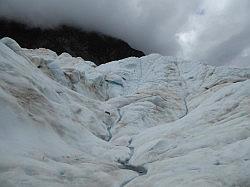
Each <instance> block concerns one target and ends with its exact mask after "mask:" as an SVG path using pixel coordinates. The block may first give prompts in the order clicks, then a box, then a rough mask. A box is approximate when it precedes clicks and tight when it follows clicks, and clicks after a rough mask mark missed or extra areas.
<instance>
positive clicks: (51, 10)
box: [0, 0, 250, 67]
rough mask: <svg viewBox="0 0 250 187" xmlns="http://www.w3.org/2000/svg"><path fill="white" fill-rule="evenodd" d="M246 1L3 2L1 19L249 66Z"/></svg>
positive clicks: (249, 13) (0, 2) (210, 61)
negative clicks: (63, 26) (76, 30)
mask: <svg viewBox="0 0 250 187" xmlns="http://www.w3.org/2000/svg"><path fill="white" fill-rule="evenodd" d="M249 9H250V1H248V0H241V1H236V0H220V1H218V0H189V1H187V0H154V1H152V0H130V1H124V0H0V17H6V18H8V19H13V20H16V21H19V22H22V23H26V24H28V25H30V26H35V27H41V28H53V27H56V26H58V25H61V24H66V25H70V26H77V27H80V28H82V29H83V30H86V31H97V32H102V33H104V34H108V35H111V36H113V37H117V38H120V39H122V40H125V41H126V42H128V43H129V44H130V45H131V46H132V47H134V48H136V49H139V50H142V51H144V52H145V53H147V54H149V53H160V54H162V55H171V56H179V57H183V58H186V59H192V60H199V61H203V62H205V63H208V64H213V65H232V66H237V67H246V66H250V35H249V33H250V32H249V31H250V21H249V18H250V11H248V10H249Z"/></svg>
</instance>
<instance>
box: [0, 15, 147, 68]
mask: <svg viewBox="0 0 250 187" xmlns="http://www.w3.org/2000/svg"><path fill="white" fill-rule="evenodd" d="M3 37H11V38H13V39H15V40H16V41H17V42H18V43H19V44H20V45H21V46H22V47H25V48H29V49H35V48H47V49H51V50H53V51H55V52H56V53H57V54H59V55H60V54H61V53H63V52H67V53H69V54H71V55H72V56H74V57H82V58H83V59H84V60H89V61H92V62H95V64H97V65H100V64H103V63H107V62H110V61H114V60H120V59H123V58H127V57H131V56H134V57H141V56H144V53H143V52H142V51H139V50H135V49H133V48H131V47H130V46H129V45H128V44H127V43H126V42H124V41H122V40H119V39H116V38H113V37H110V36H107V35H103V34H100V33H95V32H84V31H82V30H80V29H77V28H74V27H70V26H60V27H57V28H54V29H40V28H29V27H27V26H26V25H24V24H20V23H17V22H14V21H9V20H5V19H0V38H3Z"/></svg>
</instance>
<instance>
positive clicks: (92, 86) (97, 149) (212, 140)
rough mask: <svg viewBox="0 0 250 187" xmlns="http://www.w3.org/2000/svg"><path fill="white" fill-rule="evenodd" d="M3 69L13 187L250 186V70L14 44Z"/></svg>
mask: <svg viewBox="0 0 250 187" xmlns="http://www.w3.org/2000/svg"><path fill="white" fill-rule="evenodd" d="M0 71H1V72H0V79H1V82H0V98H1V99H0V103H1V108H0V117H1V122H0V128H1V131H0V184H3V186H36V187H37V186H45V185H48V186H107V187H109V186H131V187H132V186H157V187H158V186H211V187H212V186H249V185H250V180H249V178H250V170H249V166H250V124H249V122H250V105H249V103H250V80H249V79H250V69H232V68H229V67H213V66H209V65H203V64H199V63H196V62H190V61H184V60H182V59H177V58H174V57H163V56H160V55H157V54H152V55H149V56H145V57H141V58H135V57H134V58H127V59H124V60H120V61H114V62H110V63H108V64H103V65H101V66H98V67H96V66H95V65H94V64H93V63H92V62H89V61H84V60H83V59H81V58H73V57H71V56H70V55H69V54H66V53H63V54H62V55H60V56H57V55H56V54H55V53H54V52H53V51H50V50H47V49H36V50H30V49H22V48H20V47H19V46H18V44H17V43H16V42H15V41H13V40H11V39H9V38H4V39H2V40H1V41H0Z"/></svg>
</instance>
